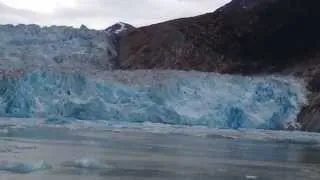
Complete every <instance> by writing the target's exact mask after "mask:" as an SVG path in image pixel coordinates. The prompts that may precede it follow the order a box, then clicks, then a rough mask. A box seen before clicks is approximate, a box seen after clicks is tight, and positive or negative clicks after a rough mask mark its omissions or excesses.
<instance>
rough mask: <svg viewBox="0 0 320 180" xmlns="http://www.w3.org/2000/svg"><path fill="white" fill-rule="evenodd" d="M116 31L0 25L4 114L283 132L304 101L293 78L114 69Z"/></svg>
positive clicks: (0, 97)
mask: <svg viewBox="0 0 320 180" xmlns="http://www.w3.org/2000/svg"><path fill="white" fill-rule="evenodd" d="M113 34H114V33H111V32H108V31H97V30H90V29H88V28H86V27H84V26H82V27H81V28H78V29H77V28H72V27H65V26H51V27H40V26H38V25H17V26H13V25H0V116H1V117H7V118H44V119H46V120H47V122H48V123H66V122H69V121H72V120H86V121H98V120H106V121H110V122H139V123H141V122H153V123H163V124H173V125H187V126H206V127H210V128H228V129H239V128H253V129H256V128H258V129H285V128H287V127H288V126H289V125H290V124H293V123H295V120H296V118H297V114H298V113H299V111H300V109H301V107H302V106H303V105H304V104H306V103H307V100H306V96H307V91H306V89H305V85H304V84H303V82H301V81H300V80H298V79H295V78H293V77H287V76H286V77H284V76H271V75H270V76H256V77H247V76H238V75H233V76H231V75H220V74H215V73H200V72H194V71H189V72H186V71H174V70H137V71H118V70H115V68H116V64H117V62H115V61H116V59H117V50H116V49H117V48H116V45H115V43H114V37H113Z"/></svg>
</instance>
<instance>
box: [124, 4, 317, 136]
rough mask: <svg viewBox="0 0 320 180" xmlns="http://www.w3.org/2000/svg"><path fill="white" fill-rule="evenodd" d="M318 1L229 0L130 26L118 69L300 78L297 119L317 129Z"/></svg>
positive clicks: (304, 127)
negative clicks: (303, 92) (302, 97)
mask: <svg viewBox="0 0 320 180" xmlns="http://www.w3.org/2000/svg"><path fill="white" fill-rule="evenodd" d="M318 7H320V1H317V0H309V1H305V0H233V1H232V2H230V3H229V4H227V5H225V6H224V7H221V8H220V9H218V10H217V11H215V12H213V13H208V14H204V15H201V16H197V17H192V18H183V19H177V20H173V21H168V22H164V23H160V24H154V25H151V26H147V27H142V28H138V29H135V30H132V31H131V32H130V33H128V34H125V35H124V36H123V37H122V38H121V40H120V45H119V46H120V49H119V50H120V54H119V64H118V66H119V68H122V69H154V68H156V69H184V70H190V69H193V70H200V71H210V72H220V73H232V74H261V73H283V74H291V75H295V76H298V77H302V78H303V79H305V81H306V82H307V83H308V87H309V90H310V91H311V93H310V97H309V101H310V105H309V106H306V107H305V108H304V109H303V110H302V112H301V113H300V115H299V117H298V121H299V122H300V123H301V124H302V129H304V130H309V131H320V100H318V99H319V98H318V97H320V70H319V69H320V68H319V67H320V57H319V55H320V33H319V32H320V24H319V23H317V22H318V18H319V17H320V11H319V10H318Z"/></svg>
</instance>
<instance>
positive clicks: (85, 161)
mask: <svg viewBox="0 0 320 180" xmlns="http://www.w3.org/2000/svg"><path fill="white" fill-rule="evenodd" d="M63 166H64V167H71V168H79V169H105V168H108V167H109V166H107V165H105V164H103V163H102V162H100V161H98V160H96V159H90V158H82V159H78V160H74V161H67V162H65V163H63Z"/></svg>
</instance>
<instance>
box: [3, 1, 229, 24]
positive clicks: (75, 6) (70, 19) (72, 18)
mask: <svg viewBox="0 0 320 180" xmlns="http://www.w3.org/2000/svg"><path fill="white" fill-rule="evenodd" d="M1 1H2V2H3V3H2V4H1ZM9 1H11V2H13V1H12V0H0V11H1V12H2V15H1V17H0V23H1V24H4V23H12V24H18V23H25V24H30V23H34V24H40V25H54V24H56V25H70V26H80V25H81V24H85V25H87V26H88V27H90V28H96V29H103V28H106V27H107V26H109V25H111V24H113V23H115V22H119V21H123V22H127V23H129V24H132V25H135V26H143V25H148V24H152V23H158V22H161V21H165V20H170V19H175V18H180V17H189V16H195V15H199V14H203V13H206V12H212V11H214V10H215V9H217V8H218V7H220V6H222V5H224V4H225V3H227V2H229V1H230V0H216V1H215V0H46V1H48V2H49V1H52V2H51V6H52V4H53V3H56V4H57V6H55V9H53V10H52V12H48V13H45V12H41V11H36V10H35V9H40V10H41V6H40V5H39V4H38V6H37V8H33V7H32V6H30V8H29V9H21V8H20V7H19V8H17V7H14V5H12V4H11V6H8V5H5V4H6V3H7V4H10V3H8V2H9ZM19 1H21V2H26V1H25V0H15V2H17V3H18V2H19ZM33 1H37V0H33ZM39 1H43V0H39ZM68 1H73V3H66V2H68ZM62 2H65V4H72V6H71V5H68V6H64V5H63V3H62ZM42 4H43V3H42ZM48 4H50V3H48ZM31 5H32V4H31ZM35 5H36V4H35ZM44 5H45V4H44ZM44 5H42V6H44ZM58 5H59V6H58ZM46 8H48V7H43V8H42V9H46Z"/></svg>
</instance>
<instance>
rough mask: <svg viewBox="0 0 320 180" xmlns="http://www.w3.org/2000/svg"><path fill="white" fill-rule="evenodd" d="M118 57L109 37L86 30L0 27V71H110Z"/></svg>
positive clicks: (107, 34)
mask: <svg viewBox="0 0 320 180" xmlns="http://www.w3.org/2000/svg"><path fill="white" fill-rule="evenodd" d="M116 56H117V52H116V50H115V47H114V44H113V43H112V40H111V34H110V33H108V32H106V31H97V30H90V29H87V28H85V27H82V28H79V29H77V28H72V27H65V26H51V27H40V26H38V25H23V24H20V25H16V26H14V25H0V67H1V68H2V69H12V68H27V67H30V68H36V67H44V66H45V67H50V68H52V67H55V68H57V67H59V68H72V69H78V70H80V69H83V68H94V69H102V70H110V69H112V68H113V62H112V59H114V58H115V57H116Z"/></svg>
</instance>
